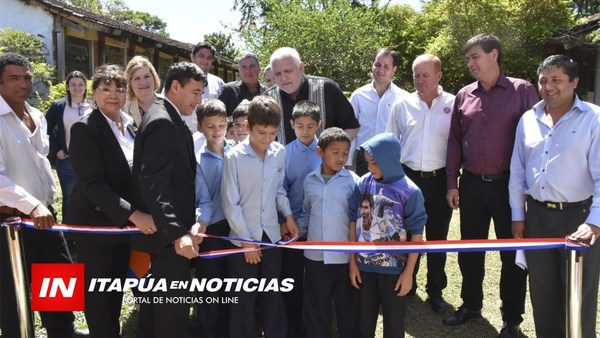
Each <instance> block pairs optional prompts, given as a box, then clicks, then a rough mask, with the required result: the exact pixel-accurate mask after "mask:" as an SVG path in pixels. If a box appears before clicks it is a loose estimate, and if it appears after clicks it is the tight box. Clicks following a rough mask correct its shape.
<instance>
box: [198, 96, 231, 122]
mask: <svg viewBox="0 0 600 338" xmlns="http://www.w3.org/2000/svg"><path fill="white" fill-rule="evenodd" d="M196 116H197V118H198V123H199V124H201V123H202V120H204V118H205V117H211V116H221V117H224V118H227V109H226V108H225V103H223V102H221V100H217V99H207V100H203V101H202V103H201V104H200V105H198V108H196Z"/></svg>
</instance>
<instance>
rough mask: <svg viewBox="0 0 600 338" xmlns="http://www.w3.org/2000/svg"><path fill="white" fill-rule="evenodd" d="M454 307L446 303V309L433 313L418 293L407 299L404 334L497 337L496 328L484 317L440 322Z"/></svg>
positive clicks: (416, 335) (417, 335) (427, 302)
mask: <svg viewBox="0 0 600 338" xmlns="http://www.w3.org/2000/svg"><path fill="white" fill-rule="evenodd" d="M455 310H456V309H455V308H454V307H453V306H450V305H449V304H446V311H444V312H442V313H435V312H433V311H432V310H431V308H430V307H429V301H425V300H423V299H422V298H420V297H419V296H418V295H417V296H413V297H410V298H409V299H408V313H407V315H406V335H407V336H412V337H497V336H498V330H497V329H496V328H495V327H494V326H493V325H492V324H490V322H489V321H488V320H487V319H485V318H476V319H471V320H469V321H468V322H467V323H465V324H463V325H459V326H447V325H444V324H442V319H443V318H444V317H445V316H448V315H449V314H451V313H452V312H453V311H455Z"/></svg>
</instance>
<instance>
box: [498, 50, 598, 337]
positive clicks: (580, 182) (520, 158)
mask: <svg viewBox="0 0 600 338" xmlns="http://www.w3.org/2000/svg"><path fill="white" fill-rule="evenodd" d="M538 80H539V81H538V86H539V92H540V95H541V97H542V99H543V100H542V101H541V102H539V103H537V104H536V105H535V106H534V107H533V108H532V109H531V110H529V111H527V112H526V113H525V114H524V115H523V116H522V117H521V120H520V121H519V124H518V126H517V131H516V139H515V145H514V149H513V154H512V159H511V166H510V182H509V193H510V206H511V209H512V221H513V223H512V231H513V236H514V237H515V238H522V237H529V238H539V237H549V238H556V237H564V236H566V235H569V234H571V236H573V237H575V238H576V239H578V240H591V244H593V243H594V242H595V240H596V238H597V237H598V236H600V228H599V226H600V107H598V106H596V105H593V104H591V103H588V102H584V101H581V100H580V99H579V98H578V97H577V95H576V94H575V88H577V84H578V81H579V77H578V70H577V63H575V62H574V61H573V60H571V59H570V58H569V57H568V56H566V55H552V56H549V57H548V58H546V60H544V61H543V62H542V64H541V65H540V67H539V68H538ZM566 255H567V253H566V251H565V250H564V249H552V250H530V251H527V252H526V257H527V265H528V269H529V288H530V294H531V304H532V307H533V318H534V322H535V329H536V335H537V336H540V337H557V336H565V334H566V332H565V315H564V313H565V309H566V304H565V297H564V295H565V294H566V282H565V281H566V276H565V271H566V264H567V263H566V262H567V259H566V258H567V257H566ZM583 257H584V261H585V264H583V293H582V302H581V315H582V317H581V334H582V336H583V337H595V336H596V314H597V305H598V304H597V301H598V279H599V277H600V247H598V245H592V246H591V247H590V249H589V250H588V251H586V252H585V253H584V254H583Z"/></svg>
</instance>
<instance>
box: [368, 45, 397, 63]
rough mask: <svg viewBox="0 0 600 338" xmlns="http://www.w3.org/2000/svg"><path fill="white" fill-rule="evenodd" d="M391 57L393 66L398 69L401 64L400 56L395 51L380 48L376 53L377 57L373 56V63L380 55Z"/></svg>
mask: <svg viewBox="0 0 600 338" xmlns="http://www.w3.org/2000/svg"><path fill="white" fill-rule="evenodd" d="M380 54H381V55H389V56H391V57H392V65H393V66H394V67H396V66H397V65H398V64H399V63H400V56H398V53H396V52H395V51H393V50H391V49H389V48H387V47H384V48H379V49H378V50H377V51H376V52H375V55H373V62H375V59H376V58H377V56H378V55H380Z"/></svg>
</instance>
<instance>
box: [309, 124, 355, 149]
mask: <svg viewBox="0 0 600 338" xmlns="http://www.w3.org/2000/svg"><path fill="white" fill-rule="evenodd" d="M331 142H348V144H351V143H352V140H351V139H350V136H349V135H348V134H346V132H345V131H344V130H342V129H341V128H338V127H331V128H327V129H325V130H323V132H322V133H321V135H319V143H318V144H317V145H318V146H319V148H321V149H323V150H325V149H327V147H328V146H329V145H330V144H331Z"/></svg>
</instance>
